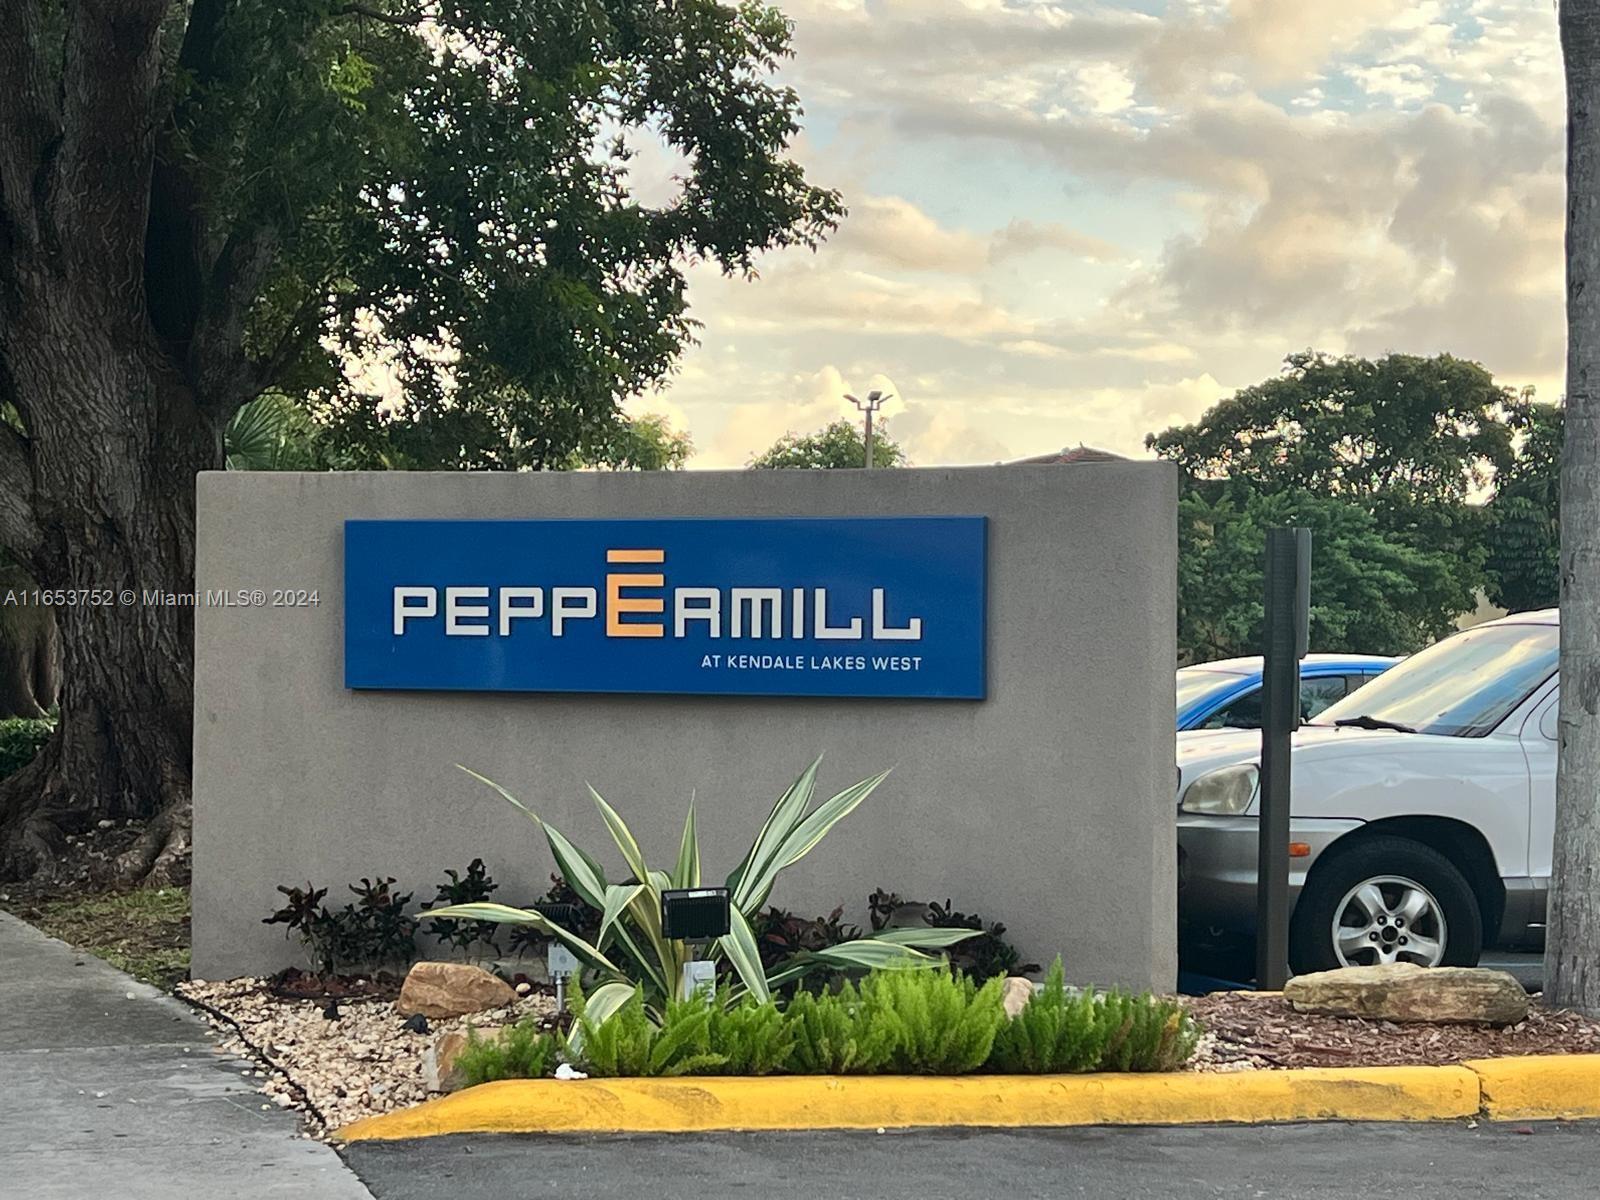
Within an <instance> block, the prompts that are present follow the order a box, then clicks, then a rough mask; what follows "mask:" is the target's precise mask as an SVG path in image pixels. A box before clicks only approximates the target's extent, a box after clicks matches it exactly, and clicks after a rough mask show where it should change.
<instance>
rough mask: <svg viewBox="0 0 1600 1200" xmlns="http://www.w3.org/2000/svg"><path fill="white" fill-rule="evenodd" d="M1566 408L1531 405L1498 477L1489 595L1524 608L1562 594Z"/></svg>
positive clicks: (1547, 604)
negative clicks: (1514, 447) (1515, 448)
mask: <svg viewBox="0 0 1600 1200" xmlns="http://www.w3.org/2000/svg"><path fill="white" fill-rule="evenodd" d="M1563 424H1564V422H1563V410H1562V409H1561V408H1559V407H1557V406H1556V405H1554V404H1529V405H1528V406H1527V408H1526V410H1525V411H1524V412H1523V414H1522V416H1521V420H1520V422H1519V428H1518V433H1519V445H1518V451H1517V457H1516V460H1515V461H1514V462H1513V463H1512V464H1511V466H1510V467H1509V468H1508V469H1507V470H1505V471H1503V472H1502V473H1501V474H1500V476H1499V477H1498V478H1497V479H1496V480H1495V488H1494V498H1493V499H1491V500H1490V501H1489V503H1488V505H1487V507H1486V513H1487V516H1488V518H1489V529H1488V539H1489V557H1488V560H1487V562H1486V563H1485V564H1484V565H1485V567H1486V569H1487V571H1488V576H1489V580H1488V594H1489V599H1490V600H1491V601H1493V602H1494V603H1495V604H1498V605H1499V606H1500V607H1501V608H1505V609H1509V610H1510V611H1511V612H1521V611H1525V610H1527V609H1534V608H1552V607H1554V606H1555V605H1556V604H1557V603H1558V602H1559V600H1560V598H1561V440H1562V438H1561V435H1562V429H1563Z"/></svg>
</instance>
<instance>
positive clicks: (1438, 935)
mask: <svg viewBox="0 0 1600 1200" xmlns="http://www.w3.org/2000/svg"><path fill="white" fill-rule="evenodd" d="M1447 937H1448V930H1447V928H1446V926H1445V920H1444V909H1443V907H1441V905H1440V904H1439V901H1438V900H1436V899H1435V898H1434V895H1433V893H1432V892H1430V891H1429V890H1428V889H1427V888H1425V887H1423V886H1422V885H1421V884H1420V883H1418V882H1417V881H1416V880H1414V879H1406V878H1404V877H1403V876H1399V875H1378V876H1374V877H1373V878H1371V879H1364V880H1362V881H1361V882H1360V883H1358V884H1356V886H1355V887H1353V888H1351V889H1350V890H1349V891H1348V892H1346V893H1345V896H1344V899H1343V900H1341V901H1339V905H1338V907H1337V908H1336V909H1335V910H1334V918H1333V950H1334V954H1335V955H1336V956H1337V958H1338V959H1339V963H1340V965H1341V966H1346V967H1369V966H1376V965H1379V964H1383V963H1395V962H1407V963H1415V964H1416V965H1417V966H1419V967H1436V966H1438V965H1439V964H1440V963H1441V962H1442V961H1443V960H1444V952H1445V944H1446V939H1447Z"/></svg>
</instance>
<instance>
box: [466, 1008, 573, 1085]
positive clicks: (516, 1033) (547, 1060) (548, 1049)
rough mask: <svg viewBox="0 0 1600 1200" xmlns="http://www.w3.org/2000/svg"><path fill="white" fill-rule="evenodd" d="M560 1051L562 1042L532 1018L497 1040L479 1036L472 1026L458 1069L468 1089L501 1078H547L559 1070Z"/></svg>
mask: <svg viewBox="0 0 1600 1200" xmlns="http://www.w3.org/2000/svg"><path fill="white" fill-rule="evenodd" d="M560 1049H561V1041H560V1039H559V1038H557V1037H556V1036H555V1035H554V1034H553V1033H549V1032H547V1031H545V1030H543V1029H540V1028H539V1026H538V1025H537V1024H536V1023H535V1022H534V1021H533V1020H532V1019H529V1020H524V1021H519V1022H517V1024H515V1025H513V1026H511V1028H509V1029H507V1030H506V1031H505V1033H503V1034H502V1035H501V1036H500V1037H499V1038H498V1039H497V1040H494V1041H491V1040H489V1039H487V1038H481V1037H479V1036H478V1031H477V1030H476V1029H474V1028H473V1027H472V1026H470V1025H469V1026H468V1027H467V1045H466V1049H464V1050H462V1051H461V1056H460V1057H459V1058H458V1059H456V1070H457V1071H459V1072H460V1074H461V1080H462V1083H463V1085H464V1086H466V1087H473V1086H474V1085H476V1084H480V1083H493V1082H495V1081H496V1080H498V1079H543V1078H544V1077H545V1076H546V1075H549V1074H550V1073H551V1072H553V1071H554V1070H555V1069H556V1064H557V1063H558V1062H559V1061H560Z"/></svg>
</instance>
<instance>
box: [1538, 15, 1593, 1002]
mask: <svg viewBox="0 0 1600 1200" xmlns="http://www.w3.org/2000/svg"><path fill="white" fill-rule="evenodd" d="M1560 12H1561V44H1562V51H1563V55H1564V57H1565V60H1566V72H1567V412H1566V437H1565V443H1564V447H1563V451H1562V464H1561V748H1560V760H1559V767H1558V769H1557V774H1556V826H1555V877H1554V880H1553V884H1552V891H1551V897H1550V927H1549V945H1548V948H1547V950H1546V952H1545V992H1546V994H1547V995H1548V996H1549V998H1550V1002H1551V1003H1552V1004H1556V1005H1560V1006H1562V1007H1566V1008H1576V1009H1580V1010H1582V1011H1584V1012H1587V1013H1590V1014H1592V1015H1600V394H1597V389H1600V0H1562V3H1561V10H1560Z"/></svg>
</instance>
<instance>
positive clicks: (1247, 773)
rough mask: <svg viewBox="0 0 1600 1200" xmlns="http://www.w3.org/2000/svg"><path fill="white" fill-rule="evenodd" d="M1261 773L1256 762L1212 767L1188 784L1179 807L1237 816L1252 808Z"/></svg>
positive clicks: (1218, 815)
mask: <svg viewBox="0 0 1600 1200" xmlns="http://www.w3.org/2000/svg"><path fill="white" fill-rule="evenodd" d="M1260 776H1261V773H1260V772H1259V771H1257V770H1256V767H1255V764H1253V763H1244V764H1241V765H1240V766H1236V767H1223V768H1222V769H1221V770H1220V771H1212V772H1211V773H1210V774H1209V775H1202V776H1200V778H1199V779H1196V780H1195V781H1194V782H1193V783H1191V784H1190V785H1189V786H1188V788H1187V789H1186V790H1185V791H1184V793H1183V802H1182V803H1181V804H1179V805H1178V807H1179V808H1181V809H1182V810H1183V811H1184V812H1187V813H1202V814H1205V815H1206V816H1212V817H1236V816H1238V815H1239V814H1240V813H1242V812H1244V811H1245V809H1247V808H1249V807H1250V802H1251V801H1252V800H1254V799H1255V798H1256V786H1257V784H1258V783H1259V781H1260Z"/></svg>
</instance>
